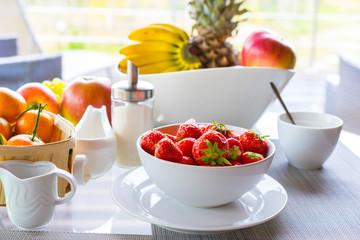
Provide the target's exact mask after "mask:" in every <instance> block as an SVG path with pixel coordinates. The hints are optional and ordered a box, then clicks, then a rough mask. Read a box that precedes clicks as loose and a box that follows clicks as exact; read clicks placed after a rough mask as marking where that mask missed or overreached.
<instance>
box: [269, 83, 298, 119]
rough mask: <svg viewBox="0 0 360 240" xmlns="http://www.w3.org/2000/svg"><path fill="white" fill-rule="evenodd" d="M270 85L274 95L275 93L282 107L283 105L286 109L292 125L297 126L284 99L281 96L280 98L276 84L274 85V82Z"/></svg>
mask: <svg viewBox="0 0 360 240" xmlns="http://www.w3.org/2000/svg"><path fill="white" fill-rule="evenodd" d="M270 85H271V88H272V89H273V90H274V93H275V95H276V97H277V98H278V99H279V101H280V103H281V105H282V106H283V108H284V109H285V112H286V114H287V116H288V117H289V119H290V121H291V123H292V124H294V125H296V124H295V121H294V119H293V118H292V116H291V114H290V112H289V111H288V109H287V107H286V105H285V103H284V101H283V100H282V98H281V96H280V93H279V91H278V90H277V88H276V86H275V84H274V83H273V82H270Z"/></svg>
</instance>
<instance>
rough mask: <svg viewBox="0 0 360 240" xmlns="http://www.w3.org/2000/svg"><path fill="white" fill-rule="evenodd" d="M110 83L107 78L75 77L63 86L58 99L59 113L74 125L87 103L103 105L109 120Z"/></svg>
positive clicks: (96, 105)
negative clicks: (59, 99)
mask: <svg viewBox="0 0 360 240" xmlns="http://www.w3.org/2000/svg"><path fill="white" fill-rule="evenodd" d="M111 85H112V81H111V80H110V79H108V78H102V77H79V78H76V79H75V80H73V81H72V82H70V84H68V85H67V86H66V87H65V88H64V91H63V94H62V96H61V101H60V114H61V115H62V116H63V117H64V118H66V119H68V120H69V121H70V122H72V123H73V124H74V125H76V124H77V123H78V122H79V121H80V119H81V117H82V116H83V114H84V113H85V110H86V108H87V107H88V106H89V105H92V106H93V107H95V108H101V107H102V106H103V105H105V106H106V111H107V115H108V118H109V121H110V122H111Z"/></svg>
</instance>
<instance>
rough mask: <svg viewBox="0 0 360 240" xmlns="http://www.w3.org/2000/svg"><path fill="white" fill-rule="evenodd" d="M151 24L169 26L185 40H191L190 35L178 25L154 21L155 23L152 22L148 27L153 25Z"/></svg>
mask: <svg viewBox="0 0 360 240" xmlns="http://www.w3.org/2000/svg"><path fill="white" fill-rule="evenodd" d="M151 26H162V27H167V28H169V29H171V30H172V31H174V32H176V33H177V34H178V35H179V36H180V37H181V39H182V40H183V42H188V41H189V35H188V34H187V33H186V32H185V31H184V30H182V29H180V28H178V27H175V26H173V25H171V24H166V23H153V24H150V25H148V27H151Z"/></svg>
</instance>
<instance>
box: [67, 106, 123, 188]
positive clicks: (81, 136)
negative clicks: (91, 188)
mask: <svg viewBox="0 0 360 240" xmlns="http://www.w3.org/2000/svg"><path fill="white" fill-rule="evenodd" d="M75 132H76V147H75V148H74V156H75V158H74V164H73V169H72V173H73V174H74V176H75V178H76V180H77V182H78V183H79V184H85V183H86V182H88V181H89V180H90V179H94V178H97V177H100V176H102V175H104V173H106V172H107V171H109V170H110V168H111V167H112V166H113V164H114V162H115V157H116V137H115V133H114V131H113V129H112V128H111V125H110V122H109V119H108V117H107V114H106V106H102V108H94V107H93V106H91V105H89V106H88V107H87V109H86V111H85V113H84V115H83V116H82V118H81V119H80V121H79V123H78V124H77V125H76V128H75Z"/></svg>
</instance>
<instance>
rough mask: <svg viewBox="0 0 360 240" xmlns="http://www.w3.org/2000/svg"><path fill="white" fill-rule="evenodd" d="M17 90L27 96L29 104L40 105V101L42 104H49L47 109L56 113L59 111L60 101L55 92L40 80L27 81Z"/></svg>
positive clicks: (27, 103)
mask: <svg viewBox="0 0 360 240" xmlns="http://www.w3.org/2000/svg"><path fill="white" fill-rule="evenodd" d="M16 92H17V93H19V94H20V95H21V96H23V97H24V98H25V100H26V105H27V106H29V105H30V104H35V105H39V103H41V105H42V106H44V105H45V104H47V105H46V107H45V110H47V111H49V112H52V113H55V114H58V113H59V103H58V101H57V100H56V95H55V93H54V92H53V91H51V90H50V88H48V87H47V86H45V85H44V84H41V83H39V82H30V83H25V84H24V85H22V86H21V87H20V88H19V89H18V90H17V91H16Z"/></svg>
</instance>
